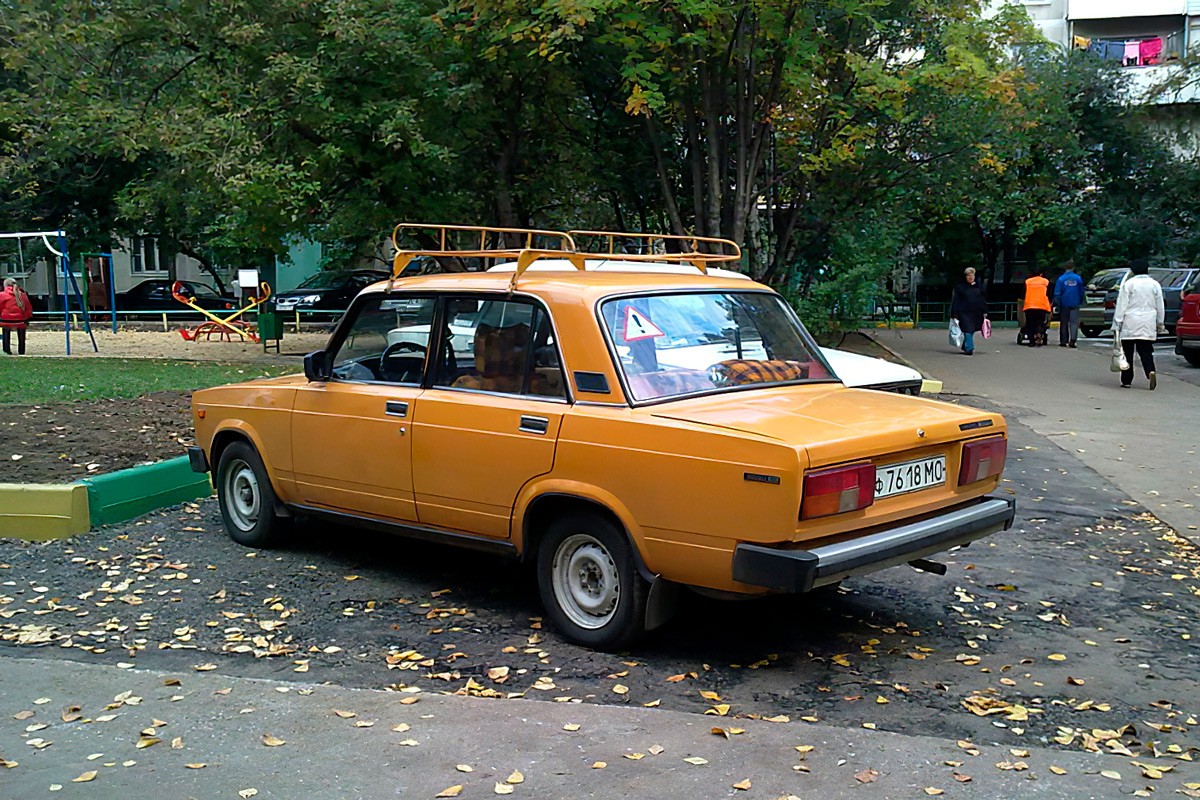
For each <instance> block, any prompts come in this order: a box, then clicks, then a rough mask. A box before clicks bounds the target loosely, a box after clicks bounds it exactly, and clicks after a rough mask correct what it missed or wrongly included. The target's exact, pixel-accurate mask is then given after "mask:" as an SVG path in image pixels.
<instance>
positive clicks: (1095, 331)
mask: <svg viewBox="0 0 1200 800" xmlns="http://www.w3.org/2000/svg"><path fill="white" fill-rule="evenodd" d="M1103 330H1104V329H1103V328H1093V327H1092V326H1091V325H1084V326H1082V327H1080V329H1079V332H1080V333H1082V334H1083V335H1084V336H1086V337H1088V338H1089V339H1095V338H1096V337H1097V336H1099V335H1100V332H1101V331H1103Z"/></svg>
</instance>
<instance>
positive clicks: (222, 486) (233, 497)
mask: <svg viewBox="0 0 1200 800" xmlns="http://www.w3.org/2000/svg"><path fill="white" fill-rule="evenodd" d="M216 478H217V480H216V484H217V504H218V505H219V506H220V507H221V520H222V521H223V522H224V523H225V532H226V533H228V534H229V538H230V539H233V540H234V541H235V542H237V543H238V544H241V545H245V546H246V547H270V546H271V545H272V544H274V543H275V542H277V541H279V539H280V537H281V536H282V534H283V528H284V524H285V520H284V519H283V518H281V517H280V516H279V515H278V514H276V513H275V504H276V497H275V490H274V488H272V486H271V478H270V476H269V475H267V468H266V467H265V466H263V462H262V458H261V457H259V455H258V451H257V450H255V449H254V447H253V446H252V445H250V444H249V443H247V442H234V443H233V444H231V445H229V446H228V447H226V448H225V449H224V450H223V451H221V458H220V462H219V463H218V464H217V473H216Z"/></svg>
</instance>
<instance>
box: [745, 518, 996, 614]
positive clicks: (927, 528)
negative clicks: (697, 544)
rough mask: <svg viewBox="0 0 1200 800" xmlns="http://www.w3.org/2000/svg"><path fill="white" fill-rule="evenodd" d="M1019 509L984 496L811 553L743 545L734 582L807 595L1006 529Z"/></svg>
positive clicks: (817, 548)
mask: <svg viewBox="0 0 1200 800" xmlns="http://www.w3.org/2000/svg"><path fill="white" fill-rule="evenodd" d="M1016 509H1017V504H1016V501H1015V500H1013V499H1011V498H1000V497H985V498H983V499H982V500H980V501H979V502H978V503H974V504H972V505H969V506H965V507H963V508H958V509H955V510H953V511H948V512H946V513H945V514H940V515H938V516H936V517H931V518H929V519H924V520H921V521H920V522H911V523H909V524H907V525H900V526H898V527H895V528H889V529H887V530H882V531H878V532H876V533H872V534H870V535H868V536H863V537H860V538H857V539H850V540H848V541H845V542H838V543H837V544H831V545H825V546H823V547H814V548H813V549H812V550H784V549H778V548H774V547H764V546H762V545H756V544H739V545H738V546H737V548H735V550H734V553H733V579H734V580H735V581H738V582H740V583H746V584H750V585H751V586H762V587H765V588H767V589H774V590H776V591H782V592H807V591H809V590H810V589H815V588H817V587H819V586H825V585H827V584H831V583H837V582H838V581H840V580H841V579H842V578H846V577H849V576H851V575H865V574H867V573H869V572H875V571H877V570H881V569H886V568H888V567H894V566H897V565H899V564H904V563H906V562H909V561H913V560H915V559H918V558H924V557H925V556H927V555H931V554H933V553H938V552H941V551H944V550H949V549H951V548H953V547H958V546H959V545H964V544H968V543H970V542H973V541H975V540H976V539H981V538H983V537H984V536H988V535H990V534H993V533H996V532H998V531H1003V530H1008V529H1009V527H1011V526H1012V523H1013V518H1014V517H1015V516H1016Z"/></svg>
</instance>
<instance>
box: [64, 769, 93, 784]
mask: <svg viewBox="0 0 1200 800" xmlns="http://www.w3.org/2000/svg"><path fill="white" fill-rule="evenodd" d="M97 774H98V773H97V772H96V770H94V769H89V770H88V771H87V772H85V773H83V774H82V775H80V776H79V777H78V778H72V779H71V783H87V782H88V781H93V780H95V779H96V775H97Z"/></svg>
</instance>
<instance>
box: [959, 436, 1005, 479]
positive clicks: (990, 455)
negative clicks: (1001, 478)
mask: <svg viewBox="0 0 1200 800" xmlns="http://www.w3.org/2000/svg"><path fill="white" fill-rule="evenodd" d="M1007 455H1008V440H1007V439H1005V438H1004V437H1003V436H993V437H992V438H990V439H979V440H978V441H974V442H967V443H966V444H964V445H963V449H962V466H961V467H959V470H958V485H959V486H965V485H966V484H968V483H974V482H975V481H981V480H983V479H984V478H991V477H992V476H994V475H999V474H1000V473H1001V472H1003V471H1004V459H1005V456H1007Z"/></svg>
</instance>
